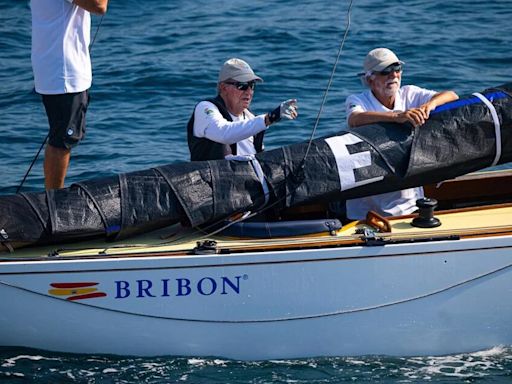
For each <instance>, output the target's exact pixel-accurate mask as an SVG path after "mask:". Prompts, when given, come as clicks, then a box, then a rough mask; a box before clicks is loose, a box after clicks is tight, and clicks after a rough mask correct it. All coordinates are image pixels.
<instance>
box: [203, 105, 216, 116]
mask: <svg viewBox="0 0 512 384" xmlns="http://www.w3.org/2000/svg"><path fill="white" fill-rule="evenodd" d="M204 113H205V114H207V115H213V113H214V112H213V109H210V108H209V107H206V108H205V109H204Z"/></svg>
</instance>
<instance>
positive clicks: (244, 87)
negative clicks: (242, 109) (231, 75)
mask: <svg viewBox="0 0 512 384" xmlns="http://www.w3.org/2000/svg"><path fill="white" fill-rule="evenodd" d="M225 83H226V84H231V85H233V86H234V87H235V88H236V89H238V90H239V91H247V90H248V89H249V88H251V89H254V87H255V86H256V82H255V81H249V82H248V83H240V82H238V81H234V82H229V81H226V82H225Z"/></svg>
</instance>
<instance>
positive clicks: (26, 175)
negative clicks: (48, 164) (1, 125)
mask: <svg viewBox="0 0 512 384" xmlns="http://www.w3.org/2000/svg"><path fill="white" fill-rule="evenodd" d="M104 17H105V15H101V19H100V22H99V24H98V27H97V28H96V32H95V33H94V37H93V39H92V42H91V44H90V45H89V55H90V54H91V51H92V47H93V45H94V42H95V41H96V36H98V32H99V30H100V26H101V23H102V22H103V18H104ZM49 137H50V135H49V134H47V135H46V137H45V138H44V140H43V142H42V143H41V146H40V147H39V150H38V151H37V153H36V155H35V156H34V158H33V159H32V162H31V163H30V166H29V167H28V170H27V172H25V176H23V179H22V180H21V183H20V185H18V188H16V194H18V193H19V192H20V190H21V188H22V187H23V184H25V180H27V177H28V175H29V174H30V171H31V170H32V167H33V166H34V164H35V163H36V161H37V159H38V158H39V155H40V154H41V151H42V150H43V148H44V146H45V144H46V142H47V141H48V138H49Z"/></svg>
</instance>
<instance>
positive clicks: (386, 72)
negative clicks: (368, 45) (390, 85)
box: [375, 64, 402, 76]
mask: <svg viewBox="0 0 512 384" xmlns="http://www.w3.org/2000/svg"><path fill="white" fill-rule="evenodd" d="M393 72H402V64H391V65H390V66H388V67H386V68H384V69H383V70H382V71H376V72H375V73H377V74H379V75H381V76H387V75H389V74H390V73H393Z"/></svg>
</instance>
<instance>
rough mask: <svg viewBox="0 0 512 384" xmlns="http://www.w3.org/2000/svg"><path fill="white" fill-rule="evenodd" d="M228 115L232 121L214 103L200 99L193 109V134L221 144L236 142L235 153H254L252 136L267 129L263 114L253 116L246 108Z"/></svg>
mask: <svg viewBox="0 0 512 384" xmlns="http://www.w3.org/2000/svg"><path fill="white" fill-rule="evenodd" d="M230 116H231V118H232V119H233V121H232V122H231V121H228V120H226V119H225V118H224V117H223V116H222V114H221V113H220V111H219V109H218V108H217V106H216V105H215V104H213V103H211V102H209V101H201V102H200V103H199V104H197V106H196V109H195V110H194V136H196V137H204V138H206V139H209V140H212V141H215V142H217V143H221V144H227V145H231V144H234V143H236V145H237V147H236V151H237V155H253V154H255V153H256V149H255V148H254V143H253V136H255V135H256V134H258V133H259V132H261V131H264V130H265V129H267V126H265V115H264V114H263V115H259V116H254V115H253V114H252V113H251V112H249V111H248V110H247V109H246V110H245V111H244V112H243V113H242V115H240V116H234V115H232V114H231V113H230Z"/></svg>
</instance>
